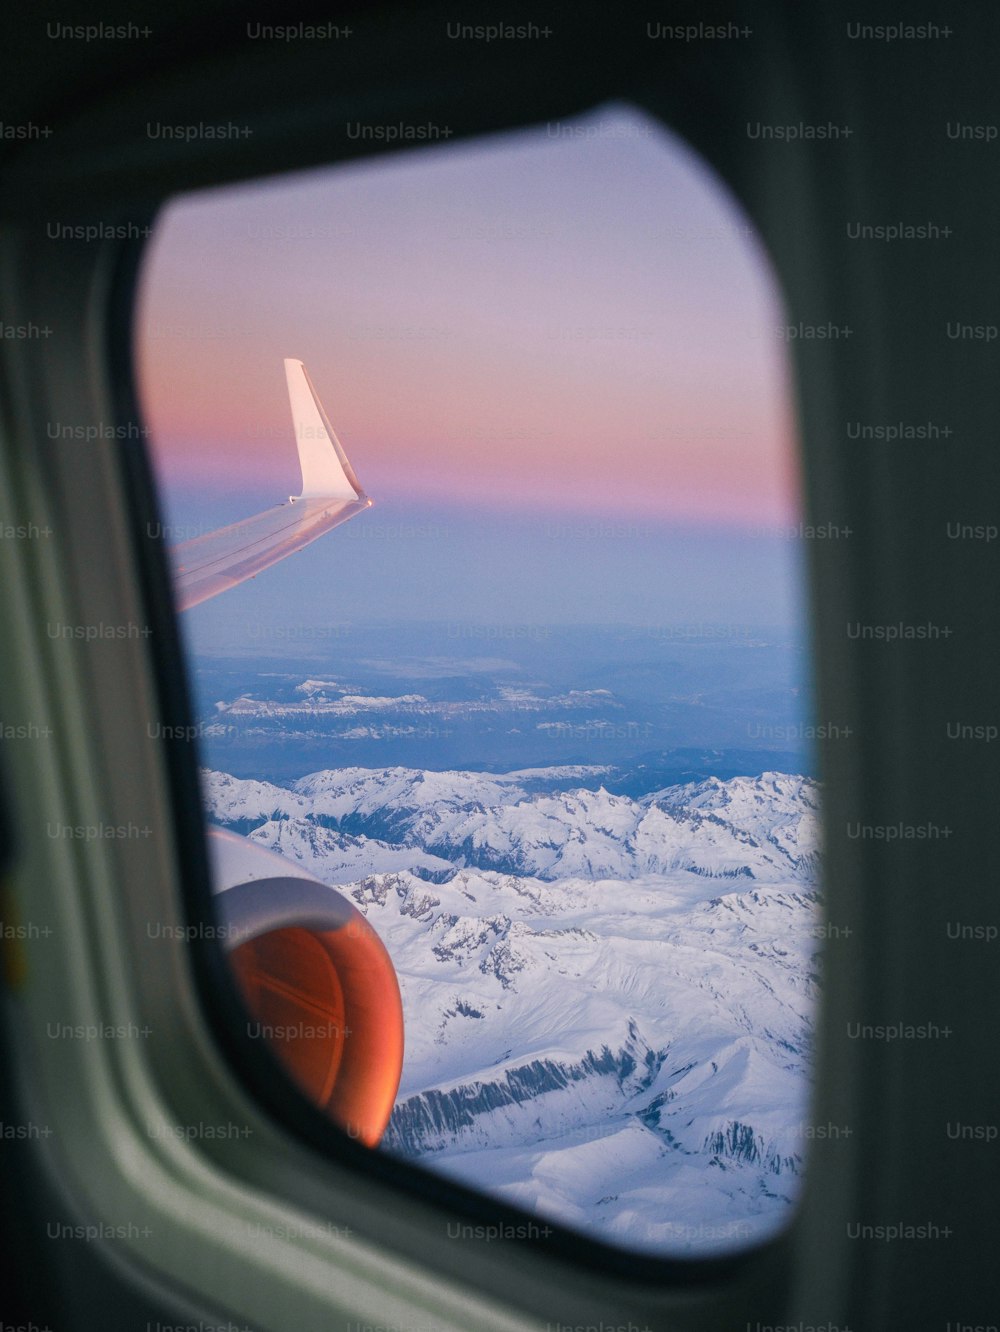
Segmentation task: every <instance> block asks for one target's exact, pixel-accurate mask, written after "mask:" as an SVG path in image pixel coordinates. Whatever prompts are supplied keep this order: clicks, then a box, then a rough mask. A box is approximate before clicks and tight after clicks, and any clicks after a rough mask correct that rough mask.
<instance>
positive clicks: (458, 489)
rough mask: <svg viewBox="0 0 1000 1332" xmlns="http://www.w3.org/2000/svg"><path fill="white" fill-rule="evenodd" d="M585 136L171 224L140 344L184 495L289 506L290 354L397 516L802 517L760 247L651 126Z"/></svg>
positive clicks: (158, 447) (160, 240) (500, 146)
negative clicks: (499, 511) (452, 504)
mask: <svg viewBox="0 0 1000 1332" xmlns="http://www.w3.org/2000/svg"><path fill="white" fill-rule="evenodd" d="M581 123H583V124H585V125H588V126H590V127H592V130H593V132H592V134H591V136H590V137H574V138H572V139H564V138H556V137H552V135H551V134H550V133H549V132H548V131H547V130H546V128H545V127H542V128H541V129H538V130H534V131H531V132H525V133H521V134H516V135H505V136H497V137H494V138H491V139H488V140H484V141H482V142H481V143H480V144H478V145H476V146H463V145H455V146H449V147H445V148H434V149H425V150H420V151H418V152H414V153H411V154H401V155H398V156H394V157H392V158H382V159H380V160H379V161H377V162H375V163H369V164H365V163H360V164H350V165H347V166H344V167H336V168H329V169H326V170H324V171H322V172H316V173H309V174H307V175H298V176H293V177H286V178H284V179H282V180H279V181H272V182H268V183H265V184H263V185H253V186H246V187H239V188H235V189H227V190H224V191H214V192H210V193H205V194H201V195H198V196H191V197H189V198H188V199H186V200H184V201H183V202H180V203H177V204H175V205H173V206H172V207H171V208H170V209H169V210H168V211H167V212H166V213H165V215H164V216H163V217H162V218H161V222H160V224H159V227H158V229H157V233H156V235H155V238H154V241H153V244H152V247H151V255H150V258H149V260H148V261H147V267H146V271H145V274H144V281H143V293H142V305H141V309H140V319H139V333H138V348H137V357H138V366H139V373H140V383H141V389H142V393H143V402H144V407H145V411H146V414H147V419H148V421H149V424H150V425H151V426H152V428H153V434H154V447H155V451H156V455H157V459H158V461H159V463H160V465H161V467H162V469H163V472H164V474H165V476H166V478H167V481H168V483H169V484H171V485H176V486H179V487H187V486H192V485H197V486H199V487H202V488H204V489H206V490H209V489H214V488H218V489H221V490H223V491H231V490H233V489H234V488H238V487H239V486H240V484H241V480H242V481H243V482H245V484H246V485H247V486H250V485H254V486H256V487H258V488H259V486H260V484H261V483H262V482H265V481H266V482H267V483H268V484H271V482H272V479H273V484H274V485H275V486H276V487H277V494H278V496H279V498H283V497H284V495H285V494H288V493H292V492H293V491H296V490H297V489H298V475H297V468H296V463H295V452H294V443H293V437H292V433H291V427H290V418H289V414H288V404H287V398H286V394H285V386H284V373H283V368H282V358H283V357H285V356H295V357H298V358H300V359H302V360H303V361H304V362H305V364H306V366H307V368H308V369H309V372H310V375H311V376H312V379H313V382H314V383H315V385H316V388H317V390H318V392H319V395H320V397H321V399H322V400H323V403H324V405H325V407H326V409H327V413H328V415H329V416H330V419H331V421H332V422H333V424H334V427H335V428H336V430H337V432H338V434H339V435H340V438H341V441H342V442H343V444H344V447H345V448H346V450H347V452H348V455H349V456H350V458H351V460H352V462H353V463H354V466H355V468H356V470H357V472H358V475H359V476H360V478H361V480H362V482H363V483H364V485H365V486H366V488H367V490H368V491H369V493H370V494H371V495H373V496H374V497H375V499H376V500H378V499H379V498H380V497H384V498H388V499H391V500H393V502H394V504H395V505H397V506H398V504H399V503H404V502H405V500H406V497H407V496H410V495H413V496H415V497H417V496H418V497H420V498H421V499H425V500H426V499H428V498H431V497H436V498H438V499H441V500H445V501H448V500H456V501H461V502H463V503H470V502H472V503H477V504H486V505H489V504H496V505H498V506H502V507H505V508H506V507H511V506H521V505H534V504H542V505H544V506H545V507H546V508H547V509H548V510H549V511H552V510H553V509H558V510H563V511H570V512H581V513H595V512H601V513H607V514H626V513H633V514H634V513H636V512H640V513H642V514H643V515H644V516H646V517H650V518H654V519H655V518H662V519H664V520H677V519H684V520H688V521H691V520H694V521H699V522H709V523H712V524H716V523H725V524H744V523H755V522H756V523H759V522H790V521H794V520H795V519H796V518H797V516H798V499H797V492H796V484H797V482H796V465H795V454H794V448H793V442H792V441H793V433H792V430H793V428H792V422H791V414H790V408H789V405H788V400H787V386H786V382H785V356H786V352H787V349H786V347H785V345H784V343H783V342H782V341H781V340H780V339H779V337H778V336H777V335H776V333H775V331H774V330H775V328H776V326H778V325H779V324H781V323H782V322H783V318H782V314H781V310H780V305H779V302H778V300H777V296H776V293H775V291H774V289H773V284H772V279H771V277H770V274H769V271H768V269H767V266H766V264H765V263H764V261H763V260H762V257H761V251H760V248H759V244H758V242H757V241H756V240H755V239H754V238H753V237H752V236H748V235H747V234H746V224H745V222H744V220H743V219H742V218H741V216H740V215H739V214H738V213H736V212H735V211H734V210H733V206H732V204H731V202H730V201H729V198H728V196H727V195H726V193H725V192H724V191H723V189H722V187H721V186H720V185H719V184H718V183H717V182H716V181H715V180H714V178H713V177H711V176H710V175H709V174H708V173H707V172H706V171H705V169H704V168H702V167H701V166H700V165H699V163H698V162H697V160H696V159H695V158H694V157H693V155H692V154H691V153H690V151H689V150H688V149H686V148H685V147H684V146H683V145H682V144H681V143H680V142H679V141H678V140H676V139H674V138H673V137H672V136H669V135H667V133H666V132H665V131H662V130H660V129H659V128H657V127H655V126H653V124H652V122H649V121H646V120H645V119H642V118H640V117H639V116H638V115H636V114H632V113H625V112H623V111H609V110H603V111H600V112H595V113H593V115H592V117H590V118H589V120H588V121H586V122H581Z"/></svg>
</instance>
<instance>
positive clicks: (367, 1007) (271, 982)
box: [215, 834, 403, 1147]
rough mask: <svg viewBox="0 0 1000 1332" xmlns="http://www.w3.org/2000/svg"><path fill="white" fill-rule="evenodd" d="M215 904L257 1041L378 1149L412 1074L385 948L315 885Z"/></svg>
mask: <svg viewBox="0 0 1000 1332" xmlns="http://www.w3.org/2000/svg"><path fill="white" fill-rule="evenodd" d="M229 836H232V834H229ZM241 840H242V839H241ZM251 845H252V844H251ZM264 854H265V855H266V854H267V853H266V852H265V853H264ZM270 858H271V859H272V864H273V860H274V858H273V857H270ZM268 868H269V869H270V868H271V866H268ZM215 902H216V906H217V909H218V912H219V916H220V920H221V922H222V923H223V924H224V926H225V928H224V930H223V931H222V934H223V937H224V938H225V939H226V941H227V946H228V951H229V960H230V962H231V963H232V967H233V971H234V973H235V976H236V980H237V983H238V984H239V987H240V990H241V991H242V993H243V997H244V999H245V1001H246V1005H247V1008H248V1009H249V1010H250V1013H251V1014H252V1021H250V1022H248V1024H247V1031H248V1034H249V1035H250V1036H252V1037H255V1038H257V1039H263V1040H266V1041H267V1043H268V1045H269V1046H270V1048H271V1049H272V1050H273V1051H274V1053H275V1054H276V1055H277V1057H278V1058H279V1059H280V1061H281V1063H282V1064H283V1065H284V1067H285V1068H286V1069H287V1071H288V1073H289V1075H290V1077H291V1078H292V1079H293V1081H294V1082H295V1083H297V1085H298V1086H299V1087H300V1088H301V1089H302V1091H303V1092H304V1093H305V1095H306V1096H308V1097H309V1099H310V1100H311V1101H312V1102H313V1103H314V1104H315V1105H317V1106H319V1108H320V1109H321V1110H323V1111H324V1112H325V1113H326V1114H327V1115H329V1117H330V1119H332V1120H333V1122H334V1123H335V1124H337V1125H338V1126H339V1127H340V1128H342V1129H344V1130H345V1131H346V1132H347V1133H349V1134H350V1136H351V1137H353V1138H357V1139H358V1140H359V1141H361V1142H363V1143H365V1144H367V1145H368V1146H369V1147H374V1146H376V1145H377V1144H378V1142H379V1139H380V1138H381V1137H382V1134H383V1132H384V1131H385V1127H386V1125H387V1124H388V1122H389V1115H390V1114H391V1113H392V1107H393V1102H394V1101H395V1097H396V1092H397V1090H398V1087H399V1077H400V1072H401V1070H402V1066H403V1006H402V1002H401V1000H400V995H399V984H398V982H397V980H396V972H395V969H394V967H393V965H392V961H391V959H390V957H389V954H388V953H387V952H386V949H385V945H384V944H383V943H382V941H381V939H380V938H379V937H378V935H377V934H376V933H375V931H374V930H373V929H372V927H371V925H369V923H368V921H367V920H366V919H365V918H364V916H363V915H362V914H361V912H360V911H358V910H357V908H356V907H354V906H353V905H352V904H351V903H350V902H348V901H347V899H346V898H345V897H343V896H342V895H341V894H340V893H338V892H337V890H336V889H334V888H328V887H326V885H325V884H321V883H319V882H318V881H316V880H313V879H311V878H304V877H277V876H275V877H269V878H262V879H253V880H250V881H248V882H244V883H239V884H236V885H235V886H234V887H231V888H227V889H226V890H225V891H223V892H220V893H219V894H218V895H217V897H216V898H215Z"/></svg>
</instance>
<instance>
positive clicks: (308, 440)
mask: <svg viewBox="0 0 1000 1332" xmlns="http://www.w3.org/2000/svg"><path fill="white" fill-rule="evenodd" d="M285 377H286V379H287V381H288V399H289V402H290V404H291V409H292V423H293V425H294V427H295V441H296V444H297V445H298V450H299V464H300V466H301V468H302V493H301V494H300V495H292V496H290V497H289V499H288V502H287V503H286V504H277V505H275V506H274V508H272V509H265V510H264V511H263V513H258V514H255V515H254V516H253V517H252V518H245V519H244V520H243V521H242V522H238V523H231V524H230V525H229V526H228V527H220V528H218V529H217V530H216V531H214V532H208V533H206V534H205V535H204V536H200V537H195V538H194V540H192V541H185V542H183V543H181V544H180V545H178V546H174V548H173V550H172V552H171V554H172V557H173V561H174V590H175V593H176V597H177V605H178V609H179V610H188V609H189V608H190V607H191V606H197V605H198V604H199V603H200V602H202V601H208V599H209V598H210V597H215V596H218V595H219V593H220V592H225V591H227V590H228V589H229V588H231V587H237V586H238V585H239V584H240V583H242V582H245V581H246V579H248V578H253V577H254V576H255V575H256V574H259V573H260V572H261V571H262V570H263V569H269V568H270V567H271V565H272V564H277V563H278V562H279V560H283V559H285V557H286V556H288V555H293V554H294V553H295V551H297V550H301V549H302V548H303V546H308V545H309V543H310V542H311V541H315V540H316V538H317V537H320V536H323V534H324V533H325V532H329V531H330V529H331V528H334V527H338V526H339V525H340V524H341V523H346V522H347V521H348V519H350V518H353V517H354V516H355V514H358V513H361V512H362V511H363V510H364V509H367V508H369V507H370V506H371V500H370V499H369V498H368V496H367V495H366V494H365V492H364V490H363V489H362V487H361V483H360V482H359V481H358V478H357V476H356V475H355V473H354V468H353V467H352V466H351V464H350V462H349V461H348V458H347V454H346V453H345V452H344V449H343V446H342V445H341V443H340V440H339V439H338V438H337V436H336V434H335V433H334V430H333V427H332V426H331V425H330V422H329V420H328V418H327V415H326V412H324V410H323V407H322V404H321V403H320V400H319V398H318V397H317V396H316V390H315V389H314V388H313V385H312V381H311V380H310V378H309V375H308V373H307V371H306V368H305V366H304V365H303V364H302V362H301V361H296V360H292V359H290V358H289V359H286V361H285Z"/></svg>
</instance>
